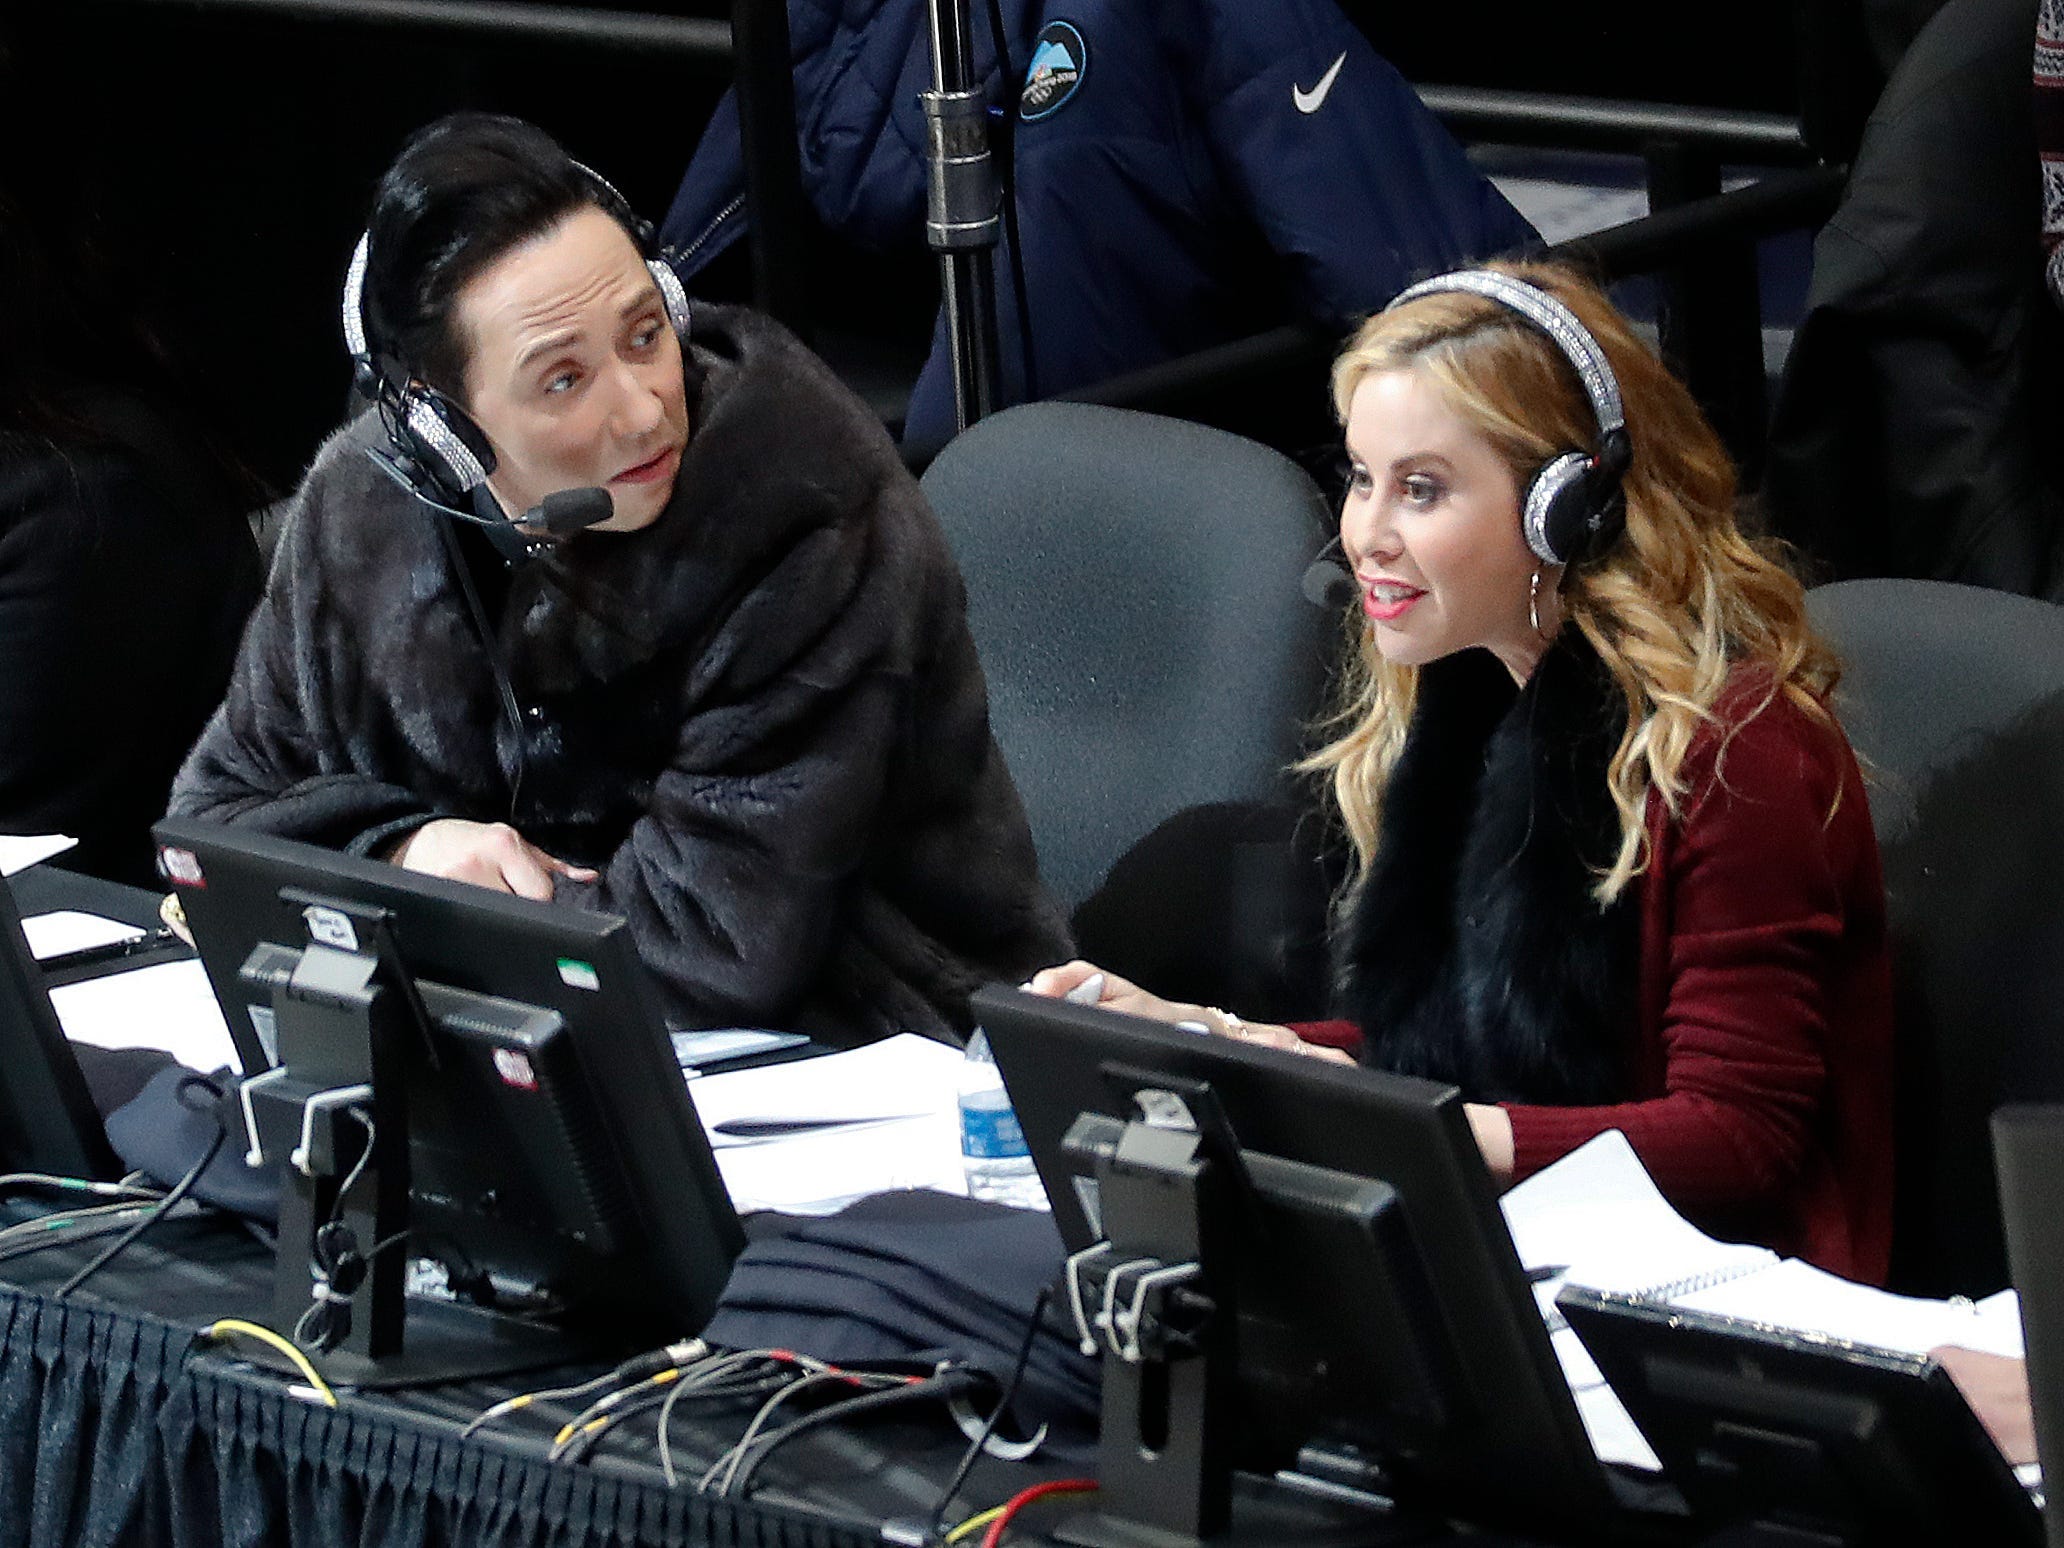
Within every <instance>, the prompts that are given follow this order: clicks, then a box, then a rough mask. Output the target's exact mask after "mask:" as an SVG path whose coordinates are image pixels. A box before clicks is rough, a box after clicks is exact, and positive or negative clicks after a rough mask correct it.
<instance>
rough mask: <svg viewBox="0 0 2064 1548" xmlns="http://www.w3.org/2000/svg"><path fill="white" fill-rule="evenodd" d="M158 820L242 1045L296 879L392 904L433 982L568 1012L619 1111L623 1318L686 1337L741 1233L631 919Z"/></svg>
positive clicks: (583, 1057) (394, 918) (229, 830)
mask: <svg viewBox="0 0 2064 1548" xmlns="http://www.w3.org/2000/svg"><path fill="white" fill-rule="evenodd" d="M154 832H155V834H156V837H157V840H158V843H159V845H160V848H161V850H162V849H164V848H166V847H171V848H175V849H178V850H182V851H185V853H186V854H187V855H189V856H191V857H193V861H194V862H195V863H197V864H198V867H199V872H200V878H201V880H200V882H199V883H198V884H197V883H195V882H193V881H185V882H182V881H181V879H180V878H179V876H178V875H177V874H173V876H172V879H173V881H174V884H175V885H176V886H177V887H178V889H179V892H180V895H181V900H182V903H183V906H184V907H185V910H186V913H187V918H188V921H189V924H190V925H191V927H192V929H193V932H194V938H195V941H196V943H197V945H198V947H199V949H200V955H201V960H202V963H203V965H204V966H205V968H206V970H207V973H208V976H209V980H210V982H211V983H212V984H213V985H214V987H215V991H216V994H217V997H218V998H219V999H220V1000H221V1001H222V1004H223V1014H224V1019H225V1020H227V1021H228V1022H229V1023H230V1025H231V1027H232V1030H233V1032H236V1033H237V1034H238V1035H239V1037H238V1040H239V1046H240V1047H242V1046H243V1045H244V1044H245V1043H246V1042H250V1043H253V1044H255V1043H256V1036H255V1032H254V1031H253V1030H252V1029H251V1027H250V1024H249V1021H248V1018H247V1017H245V1016H244V1014H243V1011H242V1007H243V1006H244V1005H246V1004H248V1003H250V1002H251V1001H252V1000H253V999H254V998H256V995H255V993H254V991H253V989H252V988H251V987H250V986H248V985H245V984H243V983H242V982H241V980H240V977H239V974H240V972H241V969H242V967H243V965H244V963H245V961H246V960H247V959H248V958H249V957H250V955H251V953H252V951H253V950H254V949H255V948H256V947H257V946H259V945H260V944H261V942H270V943H272V944H275V945H281V946H288V947H295V948H298V947H303V946H305V945H306V944H307V938H306V935H305V934H304V933H300V932H298V931H286V930H284V928H283V925H284V923H285V922H289V921H291V920H292V919H293V918H294V917H295V916H296V915H297V913H298V908H299V906H300V904H299V901H298V900H296V901H289V900H287V899H286V898H284V897H283V896H282V894H284V893H288V892H292V893H296V894H302V895H308V894H313V895H317V896H321V895H329V896H338V897H342V898H346V899H348V900H350V901H351V902H352V903H353V904H356V905H360V906H365V907H370V908H375V909H384V910H387V911H388V912H389V914H390V916H391V934H392V938H393V940H394V941H395V942H396V943H397V945H398V947H399V949H400V951H401V953H402V954H403V956H404V957H405V958H406V959H407V961H408V965H409V970H410V971H411V972H412V973H414V974H415V975H416V976H417V977H419V978H421V979H423V980H425V981H428V982H434V983H441V984H449V985H450V986H452V987H454V988H458V989H461V990H465V991H470V992H472V993H476V994H482V995H488V996H493V997H495V998H499V999H502V1000H509V1001H515V1002H518V1003H521V1004H525V1005H534V1006H539V1007H542V1008H545V1009H548V1010H551V1011H555V1012H557V1013H559V1014H560V1015H561V1016H563V1017H564V1018H565V1019H566V1023H567V1027H568V1031H569V1032H570V1034H571V1035H570V1043H571V1046H572V1047H573V1049H574V1051H575V1053H576V1056H577V1058H578V1061H579V1065H580V1068H581V1071H582V1073H583V1075H584V1076H585V1077H586V1079H587V1080H588V1082H589V1091H590V1093H591V1095H592V1097H593V1100H594V1101H595V1103H596V1104H597V1105H598V1106H599V1108H600V1110H601V1111H602V1112H604V1113H606V1114H608V1115H610V1119H611V1123H610V1128H609V1132H610V1133H611V1135H612V1137H613V1138H614V1140H615V1141H616V1143H615V1144H613V1145H612V1146H611V1147H610V1149H611V1151H612V1153H613V1156H614V1162H615V1164H616V1165H617V1166H618V1167H620V1168H621V1171H622V1175H623V1181H624V1183H625V1186H626V1188H627V1190H628V1193H629V1196H630V1198H631V1200H632V1202H633V1208H634V1211H635V1216H636V1221H637V1224H638V1226H639V1227H640V1229H639V1230H638V1231H637V1232H636V1233H634V1235H635V1236H636V1237H637V1239H638V1240H639V1243H640V1248H639V1250H638V1251H635V1252H633V1253H630V1254H628V1255H626V1256H623V1257H621V1258H618V1259H612V1260H610V1261H611V1263H612V1264H614V1267H613V1268H612V1269H611V1270H610V1274H611V1276H612V1277H613V1279H614V1284H613V1285H612V1302H611V1304H610V1306H609V1307H608V1311H609V1314H610V1316H611V1317H612V1318H616V1319H619V1320H621V1321H622V1322H623V1323H624V1331H626V1332H628V1331H629V1330H630V1328H631V1326H632V1325H633V1324H636V1325H637V1327H638V1329H639V1332H640V1336H643V1334H644V1333H645V1332H647V1331H649V1332H653V1333H657V1334H659V1335H660V1336H664V1337H678V1336H681V1335H682V1334H685V1333H689V1332H693V1331H694V1330H695V1329H697V1328H700V1327H701V1326H702V1325H703V1323H704V1322H706V1321H707V1320H708V1318H709V1316H710V1314H711V1313H712V1312H713V1311H714V1309H715V1307H716V1302H717V1298H718V1296H719V1294H720V1293H721V1292H722V1289H723V1286H724V1284H725V1282H726V1280H727V1279H728V1277H729V1274H730V1267H731V1263H732V1261H733V1260H734V1259H735V1258H736V1256H737V1254H738V1252H739V1251H740V1250H741V1249H742V1247H743V1245H744V1233H743V1230H742V1228H741V1227H740V1225H739V1222H738V1217H737V1215H736V1213H735V1212H734V1211H733V1209H732V1207H731V1201H730V1197H729V1195H728V1193H726V1191H725V1189H724V1185H723V1180H722V1178H721V1176H720V1175H719V1173H718V1171H717V1167H716V1162H715V1160H714V1158H713V1157H712V1155H711V1152H710V1148H709V1141H708V1138H707V1136H706V1135H705V1133H704V1131H703V1128H702V1124H701V1121H700V1120H699V1119H698V1118H697V1117H696V1114H695V1109H694V1104H693V1102H692V1100H691V1099H690V1097H689V1094H688V1088H687V1082H686V1080H685V1078H684V1077H683V1075H682V1073H681V1070H680V1066H679V1064H678V1062H677V1061H676V1059H675V1058H674V1053H673V1046H672V1041H671V1039H670V1037H669V1036H668V1034H667V1031H666V1026H665V1022H664V1020H663V1018H662V1014H661V1009H660V1005H659V1000H658V996H657V994H656V992H655V991H654V989H653V987H652V985H651V983H650V980H649V976H648V973H647V970H646V969H645V967H644V965H643V963H642V961H641V960H640V959H639V956H638V953H637V949H636V945H635V943H634V942H633V940H632V938H631V934H630V930H629V927H628V926H627V925H626V924H625V922H624V921H623V920H622V919H621V918H619V917H618V916H615V915H612V914H604V913H599V912H591V911H588V910H584V909H578V908H572V907H566V906H560V905H553V904H548V903H539V902H533V901H531V900H528V899H524V898H518V897H514V896H511V895H508V894H504V893H498V892H494V891H491V890H489V889H487V888H484V887H477V886H473V885H470V884H467V883H464V882H456V881H450V880H447V879H445V878H441V877H435V876H428V875H423V874H420V873H417V872H412V871H406V870H402V869H400V868H398V867H395V866H392V865H388V864H384V863H381V862H378V861H373V860H367V859H363V858H360V857H358V856H354V855H346V854H340V853H337V852H335V851H332V850H325V849H320V848H317V847H315V846H313V845H308V844H302V843H298V842H296V841H293V840H288V839H282V838H278V837H276V836H273V835H271V834H267V833H263V832H259V831H255V830H253V829H250V828H248V827H240V826H232V825H224V824H218V823H208V822H201V821H196V820H192V819H178V818H167V819H165V820H164V821H162V822H160V823H159V824H158V825H157V827H156V828H155V829H154ZM175 870H176V868H175ZM526 943H527V944H526ZM561 959H569V960H573V961H577V962H579V963H582V964H585V965H586V966H587V967H588V968H590V969H592V971H593V974H594V979H595V982H597V983H598V984H600V985H601V987H600V988H599V989H589V988H584V987H582V986H581V985H580V984H578V983H576V982H573V981H570V980H569V979H568V977H567V974H566V971H565V969H563V968H562V967H561V966H560V961H561ZM576 976H578V975H576ZM598 1045H599V1046H598ZM480 1266H483V1267H486V1266H491V1265H480ZM605 1282H607V1281H605ZM569 1319H570V1321H569V1325H572V1324H573V1323H576V1322H578V1321H580V1320H582V1312H581V1311H580V1309H579V1308H573V1309H570V1312H569ZM648 1324H649V1327H648V1326H647V1325H648Z"/></svg>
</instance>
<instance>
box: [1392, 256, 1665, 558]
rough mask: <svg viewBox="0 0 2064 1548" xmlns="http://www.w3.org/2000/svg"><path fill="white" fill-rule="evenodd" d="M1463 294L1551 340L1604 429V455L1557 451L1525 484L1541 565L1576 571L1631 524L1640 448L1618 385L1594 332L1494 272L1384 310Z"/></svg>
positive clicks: (1444, 277) (1527, 527)
mask: <svg viewBox="0 0 2064 1548" xmlns="http://www.w3.org/2000/svg"><path fill="white" fill-rule="evenodd" d="M1454 291H1461V292H1465V293H1467V294H1469V295H1473V296H1482V297H1483V298H1484V299H1486V300H1488V301H1495V302H1497V303H1498V304H1499V305H1500V306H1502V307H1504V308H1506V309H1507V310H1508V311H1512V312H1516V313H1518V314H1519V315H1520V316H1521V317H1523V318H1525V319H1526V320H1527V321H1528V322H1529V323H1532V324H1533V325H1534V327H1536V328H1537V329H1539V330H1540V331H1541V332H1542V333H1545V334H1546V335H1547V336H1548V338H1549V339H1550V340H1551V341H1552V342H1553V343H1554V345H1555V346H1556V348H1557V349H1559V350H1561V351H1562V354H1563V356H1564V358H1566V359H1567V360H1568V361H1569V363H1570V365H1571V366H1572V367H1573V368H1574V369H1575V370H1576V373H1577V380H1578V381H1580V382H1581V383H1583V386H1584V396H1585V397H1587V398H1589V399H1590V400H1591V412H1592V414H1593V416H1594V417H1595V418H1596V420H1597V422H1598V451H1597V453H1596V454H1595V455H1594V454H1593V453H1591V452H1584V451H1566V452H1558V453H1557V454H1556V455H1555V456H1553V457H1551V458H1549V459H1548V461H1547V462H1545V463H1543V464H1542V466H1541V469H1540V471H1539V472H1537V473H1535V474H1534V476H1533V478H1532V479H1530V480H1529V481H1528V483H1527V487H1526V493H1525V495H1524V496H1523V498H1522V499H1521V501H1520V507H1519V509H1520V526H1521V529H1522V530H1523V531H1524V532H1525V534H1526V541H1527V547H1528V548H1530V549H1532V550H1533V552H1534V556H1535V557H1536V558H1538V559H1539V560H1540V561H1541V562H1542V563H1543V564H1556V565H1568V564H1577V563H1580V562H1581V561H1583V560H1585V559H1587V558H1590V557H1591V556H1592V555H1594V554H1597V553H1599V552H1601V551H1603V550H1604V549H1606V548H1607V547H1609V546H1610V545H1611V544H1612V541H1613V539H1615V538H1616V537H1618V536H1619V533H1620V528H1621V527H1622V526H1623V525H1624V524H1625V522H1626V514H1627V509H1626V499H1625V495H1624V492H1623V491H1622V489H1621V481H1622V479H1623V478H1624V477H1625V476H1626V472H1627V465H1628V464H1629V463H1630V462H1631V461H1633V457H1634V443H1633V441H1632V440H1631V439H1629V437H1628V435H1627V418H1626V414H1625V412H1624V410H1623V409H1622V407H1621V404H1620V384H1619V380H1618V378H1616V377H1615V376H1614V375H1613V370H1612V366H1611V365H1610V364H1609V363H1608V362H1607V360H1606V358H1605V351H1604V349H1603V348H1601V347H1600V345H1599V343H1598V340H1596V339H1595V338H1593V337H1592V336H1591V330H1590V329H1588V328H1586V327H1585V326H1584V325H1583V323H1581V322H1579V321H1578V320H1577V314H1576V313H1575V312H1572V311H1571V310H1570V309H1569V308H1568V307H1567V306H1565V305H1563V304H1562V302H1560V301H1558V300H1556V299H1555V297H1553V296H1551V295H1549V294H1548V293H1547V292H1546V291H1545V290H1542V289H1541V288H1540V287H1539V286H1536V285H1530V284H1528V283H1527V282H1526V281H1524V280H1519V279H1514V278H1513V277H1512V276H1511V275H1509V274H1500V273H1498V272H1497V271H1496V270H1495V269H1458V270H1456V271H1455V272H1454V273H1452V274H1441V275H1436V276H1435V277H1434V278H1432V279H1429V280H1421V281H1420V282H1419V283H1418V284H1416V285H1413V286H1411V287H1409V288H1408V289H1406V290H1403V291H1401V292H1399V294H1398V296H1397V298H1396V299H1395V300H1393V301H1392V302H1391V303H1390V306H1388V307H1385V308H1384V310H1385V311H1389V310H1391V309H1392V308H1395V307H1399V306H1403V305H1404V304H1405V303H1406V302H1407V301H1416V300H1417V299H1418V298H1419V297H1421V296H1431V295H1440V294H1442V293H1445V292H1454Z"/></svg>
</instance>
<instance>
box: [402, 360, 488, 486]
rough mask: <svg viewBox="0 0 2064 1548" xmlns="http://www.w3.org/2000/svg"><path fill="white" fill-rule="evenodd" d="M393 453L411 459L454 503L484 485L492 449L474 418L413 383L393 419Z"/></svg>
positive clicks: (427, 389) (433, 390) (442, 394)
mask: <svg viewBox="0 0 2064 1548" xmlns="http://www.w3.org/2000/svg"><path fill="white" fill-rule="evenodd" d="M393 432H394V438H395V440H396V441H397V442H399V443H400V444H399V445H398V446H397V448H396V449H397V450H399V451H401V452H402V453H403V454H405V455H406V456H407V457H409V458H411V459H412V460H413V461H414V462H415V463H416V465H417V466H418V467H420V468H422V470H423V471H424V472H425V473H426V474H428V475H429V477H430V479H431V480H432V481H433V482H434V483H435V484H437V485H438V486H439V488H440V489H441V490H442V491H443V493H444V494H445V495H446V496H447V497H448V498H449V499H451V500H452V501H453V503H457V502H458V501H460V500H463V499H465V498H466V497H467V496H468V495H470V494H471V493H472V492H473V491H474V490H475V489H477V488H479V487H480V486H481V485H482V484H484V483H486V482H487V477H488V475H489V474H490V473H492V472H494V470H495V454H494V448H493V447H492V446H490V445H489V444H488V441H487V437H486V435H484V434H483V433H482V432H481V429H480V427H479V426H478V425H476V424H474V423H473V418H472V416H471V415H470V414H468V413H467V412H466V411H465V410H464V409H462V408H460V407H459V406H458V404H456V403H454V402H453V401H452V400H451V398H449V397H448V396H446V395H445V394H444V393H441V392H439V391H438V390H437V389H436V388H434V387H424V386H421V385H420V384H417V383H411V384H410V385H409V386H408V387H406V388H405V389H403V391H402V394H401V403H400V412H399V413H398V414H396V415H395V417H394V421H393Z"/></svg>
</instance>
